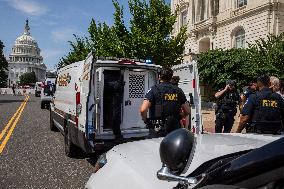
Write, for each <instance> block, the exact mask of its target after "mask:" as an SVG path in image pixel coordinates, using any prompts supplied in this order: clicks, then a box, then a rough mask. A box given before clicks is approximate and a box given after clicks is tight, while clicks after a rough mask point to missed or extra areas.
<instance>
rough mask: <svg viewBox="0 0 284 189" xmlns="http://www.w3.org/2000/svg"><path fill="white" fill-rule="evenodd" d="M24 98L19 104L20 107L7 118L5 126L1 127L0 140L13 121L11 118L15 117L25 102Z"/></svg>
mask: <svg viewBox="0 0 284 189" xmlns="http://www.w3.org/2000/svg"><path fill="white" fill-rule="evenodd" d="M26 99H27V97H26V98H25V100H26ZM25 100H24V101H23V102H22V104H21V105H20V107H19V108H18V110H17V111H16V113H14V115H13V117H12V118H11V119H10V120H9V122H8V123H7V125H6V126H5V128H4V129H3V131H2V132H1V134H0V140H2V138H3V136H4V135H5V133H6V132H7V130H8V128H9V127H10V125H11V123H12V122H13V120H14V119H15V117H16V116H17V115H18V112H19V111H20V110H21V108H22V106H23V105H24V103H25Z"/></svg>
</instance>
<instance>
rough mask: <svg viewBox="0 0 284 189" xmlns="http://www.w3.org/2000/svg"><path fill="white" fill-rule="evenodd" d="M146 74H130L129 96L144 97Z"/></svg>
mask: <svg viewBox="0 0 284 189" xmlns="http://www.w3.org/2000/svg"><path fill="white" fill-rule="evenodd" d="M144 95H145V75H138V74H129V98H144Z"/></svg>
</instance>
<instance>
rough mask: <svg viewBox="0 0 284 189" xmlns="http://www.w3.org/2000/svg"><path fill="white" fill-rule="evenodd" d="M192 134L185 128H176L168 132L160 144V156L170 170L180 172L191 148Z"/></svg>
mask: <svg viewBox="0 0 284 189" xmlns="http://www.w3.org/2000/svg"><path fill="white" fill-rule="evenodd" d="M193 143H194V135H193V133H192V132H190V131H189V130H187V129H178V130H175V131H173V132H171V133H170V134H168V135H167V136H166V137H165V138H164V139H163V140H162V142H161V144H160V157H161V161H162V163H163V164H165V165H166V166H167V167H168V168H169V169H170V170H171V171H173V172H175V173H181V172H182V171H183V170H184V168H185V166H186V164H187V161H188V158H189V155H190V153H191V150H192V148H193Z"/></svg>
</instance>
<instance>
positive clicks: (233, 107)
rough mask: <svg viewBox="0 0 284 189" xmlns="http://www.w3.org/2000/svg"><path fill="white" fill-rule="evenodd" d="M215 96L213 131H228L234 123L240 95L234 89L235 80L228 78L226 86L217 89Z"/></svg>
mask: <svg viewBox="0 0 284 189" xmlns="http://www.w3.org/2000/svg"><path fill="white" fill-rule="evenodd" d="M215 97H216V98H217V107H216V110H215V114H216V121H215V133H222V132H223V133H229V132H231V129H232V127H233V124H234V116H235V115H236V113H237V105H238V103H239V102H240V95H239V93H238V92H237V90H236V84H235V81H233V80H228V81H227V82H226V87H225V88H224V89H222V90H219V91H218V92H217V93H216V94H215Z"/></svg>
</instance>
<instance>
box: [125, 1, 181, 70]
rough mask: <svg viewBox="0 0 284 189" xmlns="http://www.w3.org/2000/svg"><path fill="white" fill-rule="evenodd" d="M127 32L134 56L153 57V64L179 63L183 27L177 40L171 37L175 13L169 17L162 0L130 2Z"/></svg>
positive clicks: (166, 5) (168, 9)
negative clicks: (130, 38) (129, 31)
mask: <svg viewBox="0 0 284 189" xmlns="http://www.w3.org/2000/svg"><path fill="white" fill-rule="evenodd" d="M129 8H130V13H131V15H132V19H131V20H130V30H131V36H132V46H133V55H134V56H135V57H138V58H143V59H146V58H149V57H150V58H152V60H153V61H154V63H156V64H159V65H162V66H171V65H174V64H177V63H179V62H180V61H181V60H182V54H183V51H184V44H185V41H186V39H187V34H186V27H182V28H181V30H180V32H179V34H178V35H177V36H176V37H170V33H171V31H172V30H173V25H174V23H175V21H176V18H177V16H178V10H177V11H176V12H175V13H174V14H172V13H171V8H170V6H169V5H168V4H166V3H165V1H164V0H150V1H149V3H148V1H146V0H143V1H141V0H129Z"/></svg>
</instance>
